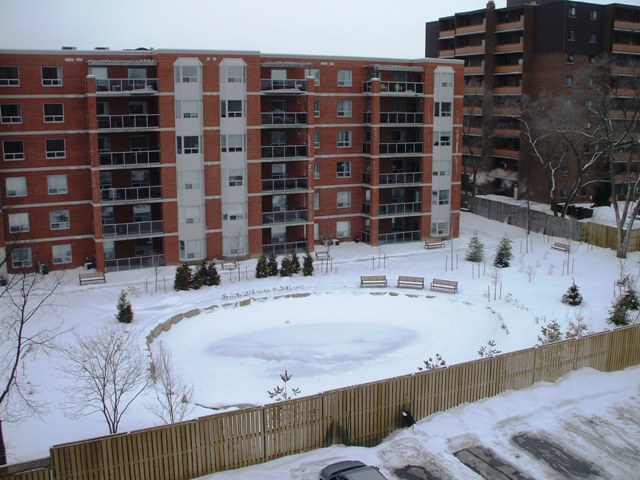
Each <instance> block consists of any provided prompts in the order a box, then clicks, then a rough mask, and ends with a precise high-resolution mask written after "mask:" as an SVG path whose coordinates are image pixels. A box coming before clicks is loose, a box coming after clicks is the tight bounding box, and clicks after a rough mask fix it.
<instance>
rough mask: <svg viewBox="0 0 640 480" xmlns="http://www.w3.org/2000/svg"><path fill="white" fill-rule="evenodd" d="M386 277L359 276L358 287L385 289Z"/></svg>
mask: <svg viewBox="0 0 640 480" xmlns="http://www.w3.org/2000/svg"><path fill="white" fill-rule="evenodd" d="M386 286H387V277H386V275H361V276H360V287H386Z"/></svg>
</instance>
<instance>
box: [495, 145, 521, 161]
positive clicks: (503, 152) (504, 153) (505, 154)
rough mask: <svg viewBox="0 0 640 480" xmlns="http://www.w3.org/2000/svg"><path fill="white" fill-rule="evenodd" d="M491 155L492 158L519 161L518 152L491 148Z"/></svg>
mask: <svg viewBox="0 0 640 480" xmlns="http://www.w3.org/2000/svg"><path fill="white" fill-rule="evenodd" d="M491 155H493V156H494V157H503V158H510V159H512V160H520V152H519V151H518V150H505V149H501V148H493V149H492V150H491Z"/></svg>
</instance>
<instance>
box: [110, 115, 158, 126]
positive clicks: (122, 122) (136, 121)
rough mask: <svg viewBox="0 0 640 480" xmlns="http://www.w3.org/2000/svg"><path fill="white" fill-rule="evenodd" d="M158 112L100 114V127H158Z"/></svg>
mask: <svg viewBox="0 0 640 480" xmlns="http://www.w3.org/2000/svg"><path fill="white" fill-rule="evenodd" d="M159 126H160V115H158V114H157V113H150V114H136V115H98V128H158V127H159Z"/></svg>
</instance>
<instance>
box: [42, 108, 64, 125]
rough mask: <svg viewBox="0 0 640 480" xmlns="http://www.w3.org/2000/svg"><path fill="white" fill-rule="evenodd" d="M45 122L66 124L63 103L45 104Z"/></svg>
mask: <svg viewBox="0 0 640 480" xmlns="http://www.w3.org/2000/svg"><path fill="white" fill-rule="evenodd" d="M44 121H45V122H46V123H53V122H64V110H63V106H62V104H61V103H45V104H44Z"/></svg>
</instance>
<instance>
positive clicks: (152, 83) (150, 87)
mask: <svg viewBox="0 0 640 480" xmlns="http://www.w3.org/2000/svg"><path fill="white" fill-rule="evenodd" d="M96 91H97V92H99V93H100V92H114V93H115V92H135V93H147V92H148V93H156V92H157V91H158V79H157V78H108V79H98V80H96Z"/></svg>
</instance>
